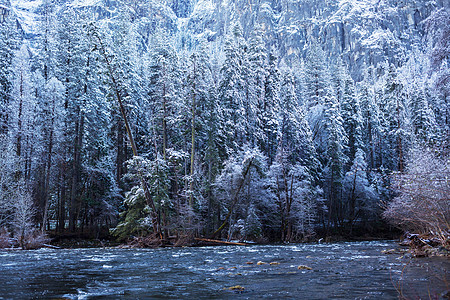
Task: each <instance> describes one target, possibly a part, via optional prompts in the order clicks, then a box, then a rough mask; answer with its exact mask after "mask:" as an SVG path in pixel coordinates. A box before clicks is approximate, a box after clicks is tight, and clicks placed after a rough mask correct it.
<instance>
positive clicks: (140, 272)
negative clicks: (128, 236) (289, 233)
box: [0, 241, 450, 299]
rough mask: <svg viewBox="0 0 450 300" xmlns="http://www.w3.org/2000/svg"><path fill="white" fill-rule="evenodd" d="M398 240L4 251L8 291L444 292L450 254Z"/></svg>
mask: <svg viewBox="0 0 450 300" xmlns="http://www.w3.org/2000/svg"><path fill="white" fill-rule="evenodd" d="M396 247H397V245H396V244H395V243H394V242H391V241H385V242H379V241H371V242H345V243H334V244H293V245H263V246H261V245H255V246H217V247H201V248H161V249H100V248H96V249H40V250H31V251H0V299H64V298H65V299H259V298H269V299H270V298H271V299H398V297H399V293H401V294H402V295H403V296H404V297H405V298H412V299H429V298H432V299H440V298H441V297H442V295H443V293H444V292H445V291H446V289H448V286H446V281H447V279H448V275H449V267H450V262H449V259H448V258H441V257H435V258H408V257H407V256H403V255H401V254H389V255H387V254H383V253H382V251H383V250H386V249H392V248H396ZM299 266H304V267H300V269H299ZM309 268H310V269H309ZM231 287H234V289H230V288H231Z"/></svg>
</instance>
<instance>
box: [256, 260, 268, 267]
mask: <svg viewBox="0 0 450 300" xmlns="http://www.w3.org/2000/svg"><path fill="white" fill-rule="evenodd" d="M256 264H257V265H258V266H260V265H265V264H267V263H265V262H263V261H258V262H257V263H256Z"/></svg>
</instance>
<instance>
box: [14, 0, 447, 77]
mask: <svg viewBox="0 0 450 300" xmlns="http://www.w3.org/2000/svg"><path fill="white" fill-rule="evenodd" d="M45 1H49V0H31V1H26V0H11V3H10V6H11V7H12V10H13V11H14V12H15V13H16V15H17V16H18V20H19V22H20V24H21V25H22V28H23V29H24V31H25V32H27V33H31V34H32V35H33V34H39V31H38V26H36V22H38V20H39V14H40V12H39V6H40V5H42V3H43V2H45ZM6 2H8V1H6ZM58 3H59V4H58V5H60V6H62V5H67V6H71V7H73V8H75V9H78V10H88V11H91V12H93V13H94V15H95V17H96V18H98V19H103V20H104V19H110V18H114V17H115V16H117V15H118V14H119V13H120V11H121V9H126V10H127V11H128V12H130V14H131V15H132V19H134V21H139V26H140V32H141V34H142V35H143V36H144V37H149V36H150V35H151V34H152V33H153V32H154V31H155V30H156V29H157V28H158V27H163V28H166V29H167V30H168V31H169V32H171V33H173V34H174V36H175V38H176V40H177V41H178V46H179V47H187V48H189V47H192V46H193V45H195V44H196V43H197V41H198V40H199V39H206V40H208V41H215V42H217V43H218V47H219V48H220V44H221V42H222V41H223V37H224V36H225V35H226V34H227V33H228V32H230V30H231V29H232V26H234V24H236V23H237V22H240V24H241V25H242V28H243V32H244V36H246V37H248V36H250V35H251V34H252V32H254V31H255V29H256V28H257V27H258V28H259V29H260V30H262V31H263V34H264V38H265V42H266V44H267V46H269V47H271V46H275V48H276V49H278V51H279V55H280V56H281V57H285V58H287V59H288V60H289V58H292V57H296V56H300V57H304V55H305V51H304V50H305V46H306V45H307V44H308V43H309V42H310V41H311V40H316V41H317V42H319V43H320V44H321V45H322V47H323V49H324V50H325V52H326V53H327V56H328V57H329V58H331V59H334V58H337V57H338V56H341V57H342V59H343V60H344V62H346V63H347V65H349V67H350V70H351V72H352V75H353V77H354V78H355V79H357V80H358V79H359V78H360V72H359V69H360V67H361V66H362V65H363V64H366V65H375V66H376V65H377V64H379V63H381V62H384V61H389V62H391V63H395V64H399V63H401V60H402V58H403V57H404V56H405V54H406V53H407V51H408V50H410V49H411V47H412V46H413V45H414V44H417V45H419V42H420V41H422V38H423V35H424V30H423V26H422V21H423V20H424V19H425V18H427V17H428V16H429V15H430V14H431V12H432V11H433V10H436V9H440V8H443V7H444V8H449V7H450V0H416V1H413V0H275V1H264V0H151V1H136V0H135V1H114V0H62V1H59V2H58ZM5 5H7V4H5ZM124 7H125V8H124ZM424 46H425V47H426V45H424Z"/></svg>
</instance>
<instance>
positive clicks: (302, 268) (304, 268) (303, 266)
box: [297, 265, 312, 270]
mask: <svg viewBox="0 0 450 300" xmlns="http://www.w3.org/2000/svg"><path fill="white" fill-rule="evenodd" d="M297 269H299V270H312V268H311V267H308V266H305V265H300V266H298V267H297Z"/></svg>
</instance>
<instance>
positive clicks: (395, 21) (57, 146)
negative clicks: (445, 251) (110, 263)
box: [0, 0, 450, 246]
mask: <svg viewBox="0 0 450 300" xmlns="http://www.w3.org/2000/svg"><path fill="white" fill-rule="evenodd" d="M449 54H450V3H449V1H448V0H432V1H430V0H417V1H409V0H274V1H263V0H245V1H243V0H149V1H144V0H0V235H1V236H3V238H4V237H5V236H7V237H8V238H15V239H16V240H20V243H22V244H23V243H31V240H33V239H34V242H36V240H39V239H45V236H46V235H52V236H58V235H59V236H64V235H66V236H83V237H90V238H97V239H99V238H106V237H108V238H114V239H117V240H119V241H122V242H127V241H130V240H133V239H136V238H143V237H152V238H153V239H159V240H166V241H168V240H169V239H171V238H173V237H176V238H177V239H178V241H180V240H182V239H183V238H186V239H189V238H193V237H197V238H209V239H222V240H224V239H226V240H235V241H236V240H238V241H239V240H240V241H255V242H266V243H269V242H298V241H312V240H315V239H318V238H320V237H327V236H333V235H334V236H345V237H352V236H377V235H380V232H387V231H389V230H392V228H393V227H399V228H401V229H403V230H407V231H411V232H418V233H425V232H426V233H430V234H432V235H433V236H436V237H437V238H438V239H440V241H442V242H443V244H446V243H449V241H450V229H449V222H450V196H449V195H450V182H449V178H450V177H449V174H450V169H449V166H450V156H449V155H450V153H449V150H450V148H449V146H450V145H449V137H450V123H449V122H450V120H449V117H450V103H449V101H450V89H449V88H450V65H449V64H450V56H449ZM4 241H5V240H4ZM0 244H1V239H0ZM22 246H23V245H22Z"/></svg>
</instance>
